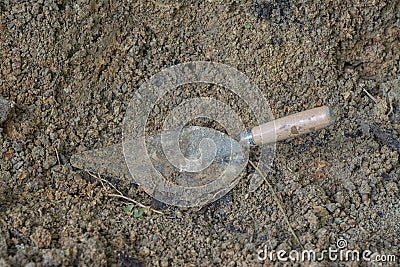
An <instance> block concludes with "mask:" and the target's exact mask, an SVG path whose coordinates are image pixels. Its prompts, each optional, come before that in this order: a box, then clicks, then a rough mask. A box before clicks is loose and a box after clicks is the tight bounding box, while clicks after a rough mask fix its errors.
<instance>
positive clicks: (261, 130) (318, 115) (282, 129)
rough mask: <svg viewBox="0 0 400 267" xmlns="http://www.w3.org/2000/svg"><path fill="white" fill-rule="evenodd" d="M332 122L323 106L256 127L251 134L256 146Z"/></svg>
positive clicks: (328, 111) (317, 128)
mask: <svg viewBox="0 0 400 267" xmlns="http://www.w3.org/2000/svg"><path fill="white" fill-rule="evenodd" d="M333 121H334V117H333V114H332V112H331V110H330V108H329V107H327V106H323V107H319V108H314V109H310V110H306V111H303V112H299V113H296V114H293V115H289V116H287V117H283V118H280V119H277V120H274V121H270V122H267V123H265V124H262V125H259V126H256V127H254V128H253V129H252V130H251V133H252V135H253V140H254V142H255V143H256V144H257V145H262V144H269V143H274V142H277V141H281V140H285V139H288V138H292V137H296V136H299V135H301V134H306V133H309V132H313V131H316V130H319V129H322V128H324V127H326V126H328V125H330V124H332V123H333Z"/></svg>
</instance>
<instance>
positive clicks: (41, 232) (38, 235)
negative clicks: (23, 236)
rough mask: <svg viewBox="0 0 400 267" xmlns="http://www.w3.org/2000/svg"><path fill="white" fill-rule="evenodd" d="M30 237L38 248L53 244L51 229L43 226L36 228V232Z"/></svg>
mask: <svg viewBox="0 0 400 267" xmlns="http://www.w3.org/2000/svg"><path fill="white" fill-rule="evenodd" d="M30 237H31V239H32V241H33V242H34V243H35V245H36V246H37V247H38V248H48V247H50V244H51V234H50V231H49V230H47V229H45V228H43V227H42V226H39V227H38V228H36V230H35V232H34V233H33V234H32V235H31V236H30Z"/></svg>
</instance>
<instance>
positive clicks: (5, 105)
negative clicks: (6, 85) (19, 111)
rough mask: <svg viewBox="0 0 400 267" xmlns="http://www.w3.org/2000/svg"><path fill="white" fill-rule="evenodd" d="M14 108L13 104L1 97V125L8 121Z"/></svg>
mask: <svg viewBox="0 0 400 267" xmlns="http://www.w3.org/2000/svg"><path fill="white" fill-rule="evenodd" d="M12 107H13V104H12V103H11V102H9V101H7V100H5V99H4V98H1V97H0V124H2V123H3V122H5V121H6V120H7V117H8V115H9V114H10V111H11V109H12Z"/></svg>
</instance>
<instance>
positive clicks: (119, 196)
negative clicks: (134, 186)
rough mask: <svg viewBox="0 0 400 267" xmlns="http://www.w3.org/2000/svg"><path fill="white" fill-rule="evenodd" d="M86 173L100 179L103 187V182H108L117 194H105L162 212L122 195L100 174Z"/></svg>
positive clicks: (155, 211)
mask: <svg viewBox="0 0 400 267" xmlns="http://www.w3.org/2000/svg"><path fill="white" fill-rule="evenodd" d="M87 173H88V174H89V175H90V176H92V177H93V178H95V179H96V180H97V181H100V183H101V185H102V186H103V187H105V186H104V183H106V184H108V185H109V186H111V187H112V189H114V190H115V191H116V192H117V193H118V194H110V193H108V194H107V196H110V197H117V198H121V199H125V200H127V201H129V202H131V203H133V204H135V205H136V206H139V207H141V208H144V209H146V210H149V211H152V212H154V213H158V214H164V213H163V212H162V211H159V210H155V209H152V208H151V207H150V206H146V205H144V204H142V203H140V202H138V201H136V200H134V199H132V198H130V197H127V196H124V194H122V192H121V191H119V190H118V189H117V188H116V187H115V186H114V185H113V184H112V183H110V182H109V181H107V180H106V179H103V178H101V176H100V174H97V176H96V175H94V174H92V173H90V172H87Z"/></svg>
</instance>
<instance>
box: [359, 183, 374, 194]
mask: <svg viewBox="0 0 400 267" xmlns="http://www.w3.org/2000/svg"><path fill="white" fill-rule="evenodd" d="M359 191H360V194H369V193H371V187H370V186H369V184H368V182H367V181H365V180H364V181H362V183H361V186H360V189H359Z"/></svg>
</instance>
